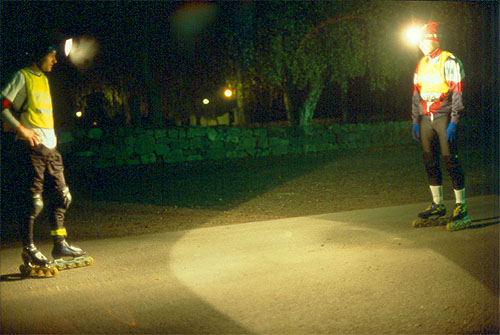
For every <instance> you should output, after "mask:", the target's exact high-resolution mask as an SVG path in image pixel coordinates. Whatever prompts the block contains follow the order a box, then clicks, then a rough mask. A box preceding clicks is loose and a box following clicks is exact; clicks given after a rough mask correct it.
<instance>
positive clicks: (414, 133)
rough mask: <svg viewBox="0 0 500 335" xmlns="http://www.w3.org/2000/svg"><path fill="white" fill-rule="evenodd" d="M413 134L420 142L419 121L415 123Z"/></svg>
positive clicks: (412, 129)
mask: <svg viewBox="0 0 500 335" xmlns="http://www.w3.org/2000/svg"><path fill="white" fill-rule="evenodd" d="M411 136H412V137H413V139H414V140H415V141H417V142H420V126H419V125H418V124H417V123H414V124H413V126H412V128H411Z"/></svg>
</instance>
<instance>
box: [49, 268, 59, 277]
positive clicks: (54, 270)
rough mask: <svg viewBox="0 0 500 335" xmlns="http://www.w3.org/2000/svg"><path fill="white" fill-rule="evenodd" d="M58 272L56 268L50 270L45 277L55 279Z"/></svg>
mask: <svg viewBox="0 0 500 335" xmlns="http://www.w3.org/2000/svg"><path fill="white" fill-rule="evenodd" d="M58 273H59V271H57V268H55V267H54V268H50V269H49V271H47V277H55V276H57V274H58Z"/></svg>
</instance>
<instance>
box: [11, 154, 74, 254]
mask: <svg viewBox="0 0 500 335" xmlns="http://www.w3.org/2000/svg"><path fill="white" fill-rule="evenodd" d="M23 151H24V154H22V153H20V154H21V155H23V156H24V157H19V158H20V159H22V160H24V162H25V169H26V171H27V174H26V177H27V180H26V181H25V182H26V183H27V184H25V185H26V186H28V189H29V194H30V195H29V197H30V199H25V200H27V201H28V202H29V204H28V206H29V208H30V209H29V210H28V212H27V213H26V216H25V217H24V218H22V219H21V239H22V242H23V244H24V245H28V244H31V243H33V229H34V223H35V219H36V217H37V216H38V215H39V214H40V212H41V210H42V208H43V207H44V201H43V199H42V194H45V193H47V195H49V199H50V201H48V202H47V205H48V206H47V212H48V216H49V221H50V225H51V228H52V229H53V230H57V229H62V228H64V217H65V213H66V208H65V206H64V199H63V191H64V190H65V189H67V186H66V180H65V178H64V166H63V161H62V157H61V154H60V153H59V151H57V149H48V148H47V147H45V146H43V145H38V146H36V147H34V148H28V147H24V148H23ZM45 186H48V187H47V189H45ZM45 191H46V192H45Z"/></svg>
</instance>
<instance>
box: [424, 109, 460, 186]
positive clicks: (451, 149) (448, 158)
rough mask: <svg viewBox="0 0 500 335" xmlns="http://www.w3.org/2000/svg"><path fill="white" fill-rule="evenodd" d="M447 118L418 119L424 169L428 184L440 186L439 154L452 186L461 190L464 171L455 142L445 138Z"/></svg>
mask: <svg viewBox="0 0 500 335" xmlns="http://www.w3.org/2000/svg"><path fill="white" fill-rule="evenodd" d="M448 123H449V120H448V118H447V117H440V118H438V119H435V120H433V121H431V120H430V119H428V118H425V117H424V118H422V120H421V121H420V141H421V143H422V150H423V157H424V164H425V169H426V172H427V177H428V180H429V184H430V185H432V186H440V185H442V184H443V177H442V173H441V166H440V159H439V154H440V153H441V155H442V160H443V162H444V164H445V167H446V170H447V171H448V174H449V175H450V177H451V181H452V183H453V188H454V189H455V190H461V189H463V188H464V187H465V181H464V179H465V178H464V173H463V170H462V166H461V164H460V161H459V159H458V152H457V145H456V142H455V141H454V142H452V143H449V142H448V141H447V140H446V129H447V128H448Z"/></svg>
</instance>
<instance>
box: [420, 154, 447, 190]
mask: <svg viewBox="0 0 500 335" xmlns="http://www.w3.org/2000/svg"><path fill="white" fill-rule="evenodd" d="M423 156H424V164H425V170H426V172H427V177H428V179H429V184H430V185H441V183H442V182H443V177H442V175H441V167H440V165H439V160H438V159H436V156H435V155H434V154H433V153H431V152H424V154H423Z"/></svg>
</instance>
